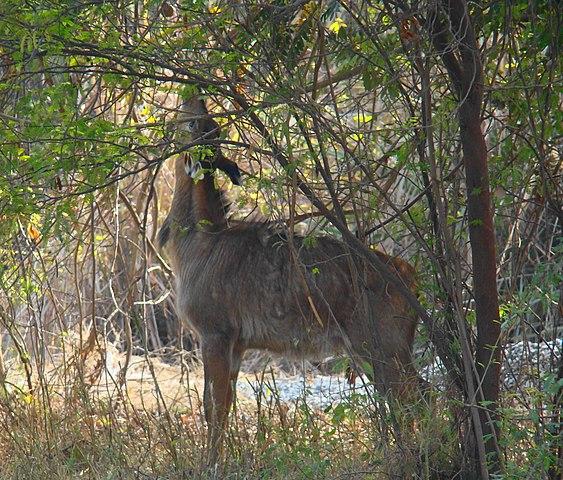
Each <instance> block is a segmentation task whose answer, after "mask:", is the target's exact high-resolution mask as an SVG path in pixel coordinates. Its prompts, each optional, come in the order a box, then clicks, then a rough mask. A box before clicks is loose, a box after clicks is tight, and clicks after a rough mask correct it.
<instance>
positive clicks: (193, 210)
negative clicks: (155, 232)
mask: <svg viewBox="0 0 563 480" xmlns="http://www.w3.org/2000/svg"><path fill="white" fill-rule="evenodd" d="M179 163H180V165H179ZM226 210H227V207H226V205H225V202H224V199H223V193H222V192H221V190H219V189H218V188H216V187H215V181H214V178H213V176H212V175H211V174H210V173H206V174H205V175H204V177H203V178H202V179H201V180H198V181H194V180H193V179H192V178H191V177H189V176H188V175H187V174H186V172H185V169H184V162H183V161H181V162H177V163H176V185H175V187H174V196H173V198H172V206H171V208H170V214H169V217H170V222H171V227H172V228H174V225H176V228H177V229H178V228H179V229H180V230H185V229H188V230H190V229H193V228H194V227H195V228H201V229H203V230H221V229H223V228H225V227H226V226H227V220H226Z"/></svg>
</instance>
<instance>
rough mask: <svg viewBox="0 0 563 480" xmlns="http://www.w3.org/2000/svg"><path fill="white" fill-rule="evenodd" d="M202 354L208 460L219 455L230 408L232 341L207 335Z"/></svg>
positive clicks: (211, 461) (214, 460)
mask: <svg viewBox="0 0 563 480" xmlns="http://www.w3.org/2000/svg"><path fill="white" fill-rule="evenodd" d="M201 347H202V356H203V370H204V379H205V386H204V391H203V406H204V410H205V420H206V421H207V448H208V452H209V457H208V458H209V463H210V464H213V463H216V462H217V460H218V458H219V451H220V447H221V440H222V437H223V432H224V429H225V424H226V421H227V416H228V414H229V409H230V407H231V399H232V385H231V363H232V359H231V352H232V344H231V342H230V341H229V340H228V339H226V338H224V337H221V336H212V337H209V338H204V339H203V341H202V346H201Z"/></svg>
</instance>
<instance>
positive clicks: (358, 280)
mask: <svg viewBox="0 0 563 480" xmlns="http://www.w3.org/2000/svg"><path fill="white" fill-rule="evenodd" d="M176 246H177V248H178V252H176V253H177V255H174V256H175V258H183V259H185V261H184V262H183V263H182V264H178V265H176V268H175V271H176V272H177V289H176V292H177V307H178V313H179V315H180V316H181V317H183V318H184V319H185V320H187V321H188V323H189V324H190V325H191V326H192V327H193V329H194V330H195V331H196V332H198V333H199V334H200V335H202V336H209V335H222V336H225V338H233V337H235V338H237V340H238V342H240V344H242V345H244V347H245V348H259V349H268V350H271V351H274V352H278V353H285V354H294V355H297V356H307V357H316V358H322V357H326V356H327V354H330V353H334V352H337V351H340V350H342V349H343V347H344V346H345V341H344V338H346V337H350V336H352V337H356V340H357V339H358V338H360V339H361V338H362V337H363V338H365V339H366V340H365V341H366V342H367V343H366V349H367V350H373V349H374V345H373V342H376V343H377V348H378V349H381V348H385V345H386V344H396V343H397V341H400V342H401V343H402V342H404V341H406V340H407V339H408V338H411V337H412V336H413V335H414V325H415V323H416V319H415V318H414V317H413V316H412V315H411V314H410V312H409V310H408V307H407V306H406V304H405V302H404V301H403V300H402V298H401V296H400V295H399V294H398V292H396V291H395V290H394V289H393V288H392V287H391V286H390V285H388V284H386V283H385V282H384V281H383V280H382V279H381V277H380V276H379V274H377V272H375V271H374V270H373V269H372V268H370V267H368V266H367V265H366V264H365V262H364V261H363V260H361V259H360V258H359V257H358V256H357V255H355V254H354V253H352V252H350V251H349V250H348V249H347V247H346V246H345V245H344V244H342V243H341V242H339V241H337V240H334V239H331V238H327V237H318V238H315V239H314V240H312V241H306V240H304V239H303V238H302V237H298V236H295V237H292V238H291V241H289V239H288V238H287V236H285V235H284V234H280V233H278V232H275V231H271V230H270V229H268V228H267V226H264V225H260V224H257V225H245V227H244V228H233V229H229V230H224V231H221V232H205V231H199V232H192V233H191V234H190V235H187V236H186V237H185V238H184V239H183V240H180V241H178V242H177V244H176ZM378 255H380V256H381V258H382V260H384V261H386V262H388V263H389V264H390V266H391V268H392V269H393V268H394V269H395V270H396V272H397V273H398V274H399V276H400V277H401V278H402V279H403V281H404V282H405V283H406V284H407V285H408V286H409V287H412V285H413V283H414V281H413V274H412V272H413V269H412V267H410V265H408V264H407V263H406V262H404V261H402V260H400V259H398V258H394V257H389V256H387V255H385V254H383V253H378Z"/></svg>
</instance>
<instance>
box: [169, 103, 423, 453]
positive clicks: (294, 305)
mask: <svg viewBox="0 0 563 480" xmlns="http://www.w3.org/2000/svg"><path fill="white" fill-rule="evenodd" d="M184 109H185V110H186V111H187V112H188V113H191V114H192V115H194V114H197V115H205V114H206V110H205V106H204V105H203V102H201V101H192V102H191V103H190V102H188V103H187V104H186V105H185V106H184ZM206 124H209V122H204V121H200V125H201V126H200V127H199V128H196V129H195V132H193V134H194V136H195V138H197V137H199V136H202V135H204V134H205V133H206V131H208V130H207V128H206V127H205V125H206ZM215 125H216V124H215ZM214 158H215V159H220V160H221V162H230V161H229V160H227V159H225V158H224V157H223V156H222V154H221V153H220V151H219V149H218V148H217V149H216V150H215V151H214ZM212 161H213V159H211V160H210V162H212ZM186 162H188V166H189V162H190V160H189V159H187V158H183V157H179V158H177V159H176V185H175V191H174V198H173V201H172V207H171V210H170V212H169V214H168V217H167V218H166V220H165V223H164V225H163V228H162V230H161V232H160V239H161V242H162V243H166V245H167V248H168V252H169V256H170V260H171V262H172V268H173V270H174V272H175V274H176V297H177V311H178V315H179V316H180V317H181V318H182V319H183V320H185V321H186V322H187V323H188V324H189V325H190V326H191V327H192V329H193V330H194V331H195V332H196V333H197V335H198V337H199V339H200V342H201V349H202V356H203V363H204V373H205V391H204V406H205V413H206V419H207V422H208V425H209V442H210V446H211V452H212V456H213V458H214V459H215V458H216V454H217V447H218V445H219V442H220V437H221V434H222V430H223V427H224V424H225V421H226V418H227V415H228V411H229V408H230V405H231V401H232V394H233V387H234V382H235V381H236V378H237V375H238V371H239V367H240V362H241V359H242V356H243V354H244V352H245V350H247V349H264V350H269V351H272V352H276V353H279V354H283V355H286V356H292V357H299V358H302V357H308V358H317V359H322V358H323V357H326V356H327V355H330V354H334V353H338V352H346V353H348V354H350V355H351V356H353V358H354V359H355V360H356V362H357V363H358V365H362V364H364V362H365V364H368V365H369V366H370V367H371V369H372V370H373V377H374V378H373V380H374V382H375V385H376V387H377V388H378V389H379V390H380V392H382V393H387V392H388V391H391V392H393V393H394V394H395V396H404V394H405V393H406V392H408V391H412V389H413V386H414V385H415V384H416V382H417V375H416V373H415V371H414V369H413V367H412V364H411V349H412V344H413V339H414V333H415V328H416V318H415V316H414V315H413V314H412V313H411V311H410V309H409V307H408V306H407V304H406V302H405V301H404V300H403V298H402V297H401V295H400V294H399V293H398V292H397V291H396V290H395V288H393V287H392V286H391V285H389V284H387V283H386V282H384V281H383V280H382V278H381V276H380V275H379V274H378V273H377V272H376V271H375V270H373V269H372V268H370V267H368V266H366V263H365V262H364V261H363V260H362V259H361V258H360V257H359V256H357V255H355V254H354V253H352V252H350V251H349V249H348V248H347V246H345V245H344V244H343V243H342V242H340V241H338V240H335V239H332V238H328V237H319V238H316V239H315V242H314V244H313V245H308V244H307V242H306V241H305V240H304V239H303V238H302V237H299V236H293V237H291V238H288V236H287V235H288V233H287V232H286V231H284V230H279V229H276V228H274V227H273V226H272V225H270V224H262V223H242V224H240V225H238V226H236V227H228V225H227V221H226V219H225V211H226V207H225V203H224V201H223V198H222V194H221V192H220V191H218V190H217V189H216V187H215V184H214V179H213V173H212V172H211V171H208V172H207V173H205V175H204V177H203V179H202V180H200V181H198V182H194V180H193V179H192V178H191V177H190V176H188V175H187V173H186V165H185V164H186ZM231 163H232V162H231ZM211 165H212V166H215V167H218V168H223V167H224V165H223V166H220V165H213V164H212V163H211ZM377 255H379V257H380V258H381V260H383V261H385V262H386V263H387V264H388V265H390V267H391V268H393V269H395V271H396V273H397V274H398V275H399V276H400V278H401V279H402V280H403V281H404V282H405V284H407V285H408V286H409V287H410V288H414V269H413V268H412V267H411V266H410V265H409V264H408V263H406V262H404V261H403V260H401V259H399V258H394V257H390V256H388V255H385V254H383V253H381V252H377Z"/></svg>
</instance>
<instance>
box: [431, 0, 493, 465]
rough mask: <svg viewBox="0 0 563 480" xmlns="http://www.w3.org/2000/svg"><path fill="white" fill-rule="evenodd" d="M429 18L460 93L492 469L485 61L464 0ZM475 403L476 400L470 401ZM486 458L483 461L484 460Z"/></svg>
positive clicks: (483, 411) (484, 422) (483, 416)
mask: <svg viewBox="0 0 563 480" xmlns="http://www.w3.org/2000/svg"><path fill="white" fill-rule="evenodd" d="M441 5H442V8H441V9H440V10H434V11H432V12H431V14H430V15H429V17H428V20H429V22H428V26H429V30H430V33H431V38H432V42H433V44H434V46H435V48H436V50H437V51H438V53H439V54H440V55H441V57H442V60H443V62H444V65H445V66H446V69H447V70H448V74H449V76H450V79H451V81H452V84H453V87H454V90H455V92H456V94H457V97H458V100H459V105H458V120H459V127H460V140H461V145H462V149H463V164H464V167H465V175H466V189H467V191H466V195H467V215H468V220H469V240H470V244H471V253H472V263H473V290H474V296H475V313H476V319H477V341H476V351H475V361H476V367H477V368H476V370H477V376H478V378H477V385H480V387H479V389H478V391H477V395H478V398H477V399H476V400H477V401H480V402H481V405H482V406H483V407H484V408H480V410H479V416H480V421H481V428H482V430H483V438H482V439H478V438H476V439H475V440H476V442H484V444H485V452H486V454H487V457H488V460H489V462H490V463H489V469H490V471H493V472H494V471H498V470H499V469H500V456H499V454H498V453H499V452H498V442H497V440H498V435H499V433H500V432H499V427H498V425H497V423H496V420H497V403H498V399H499V385H500V360H501V358H500V355H501V348H500V321H499V307H498V292H497V278H496V246H495V231H494V224H493V208H492V202H491V194H490V189H489V174H488V165H487V146H486V144H485V137H484V135H483V132H482V130H481V108H482V103H483V65H482V62H481V58H480V52H479V48H478V45H477V40H476V38H475V32H474V30H473V25H472V23H471V19H470V17H469V12H468V10H467V3H466V2H465V0H445V1H442V2H441ZM469 400H470V401H471V402H472V401H475V399H469ZM481 460H482V459H481Z"/></svg>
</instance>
